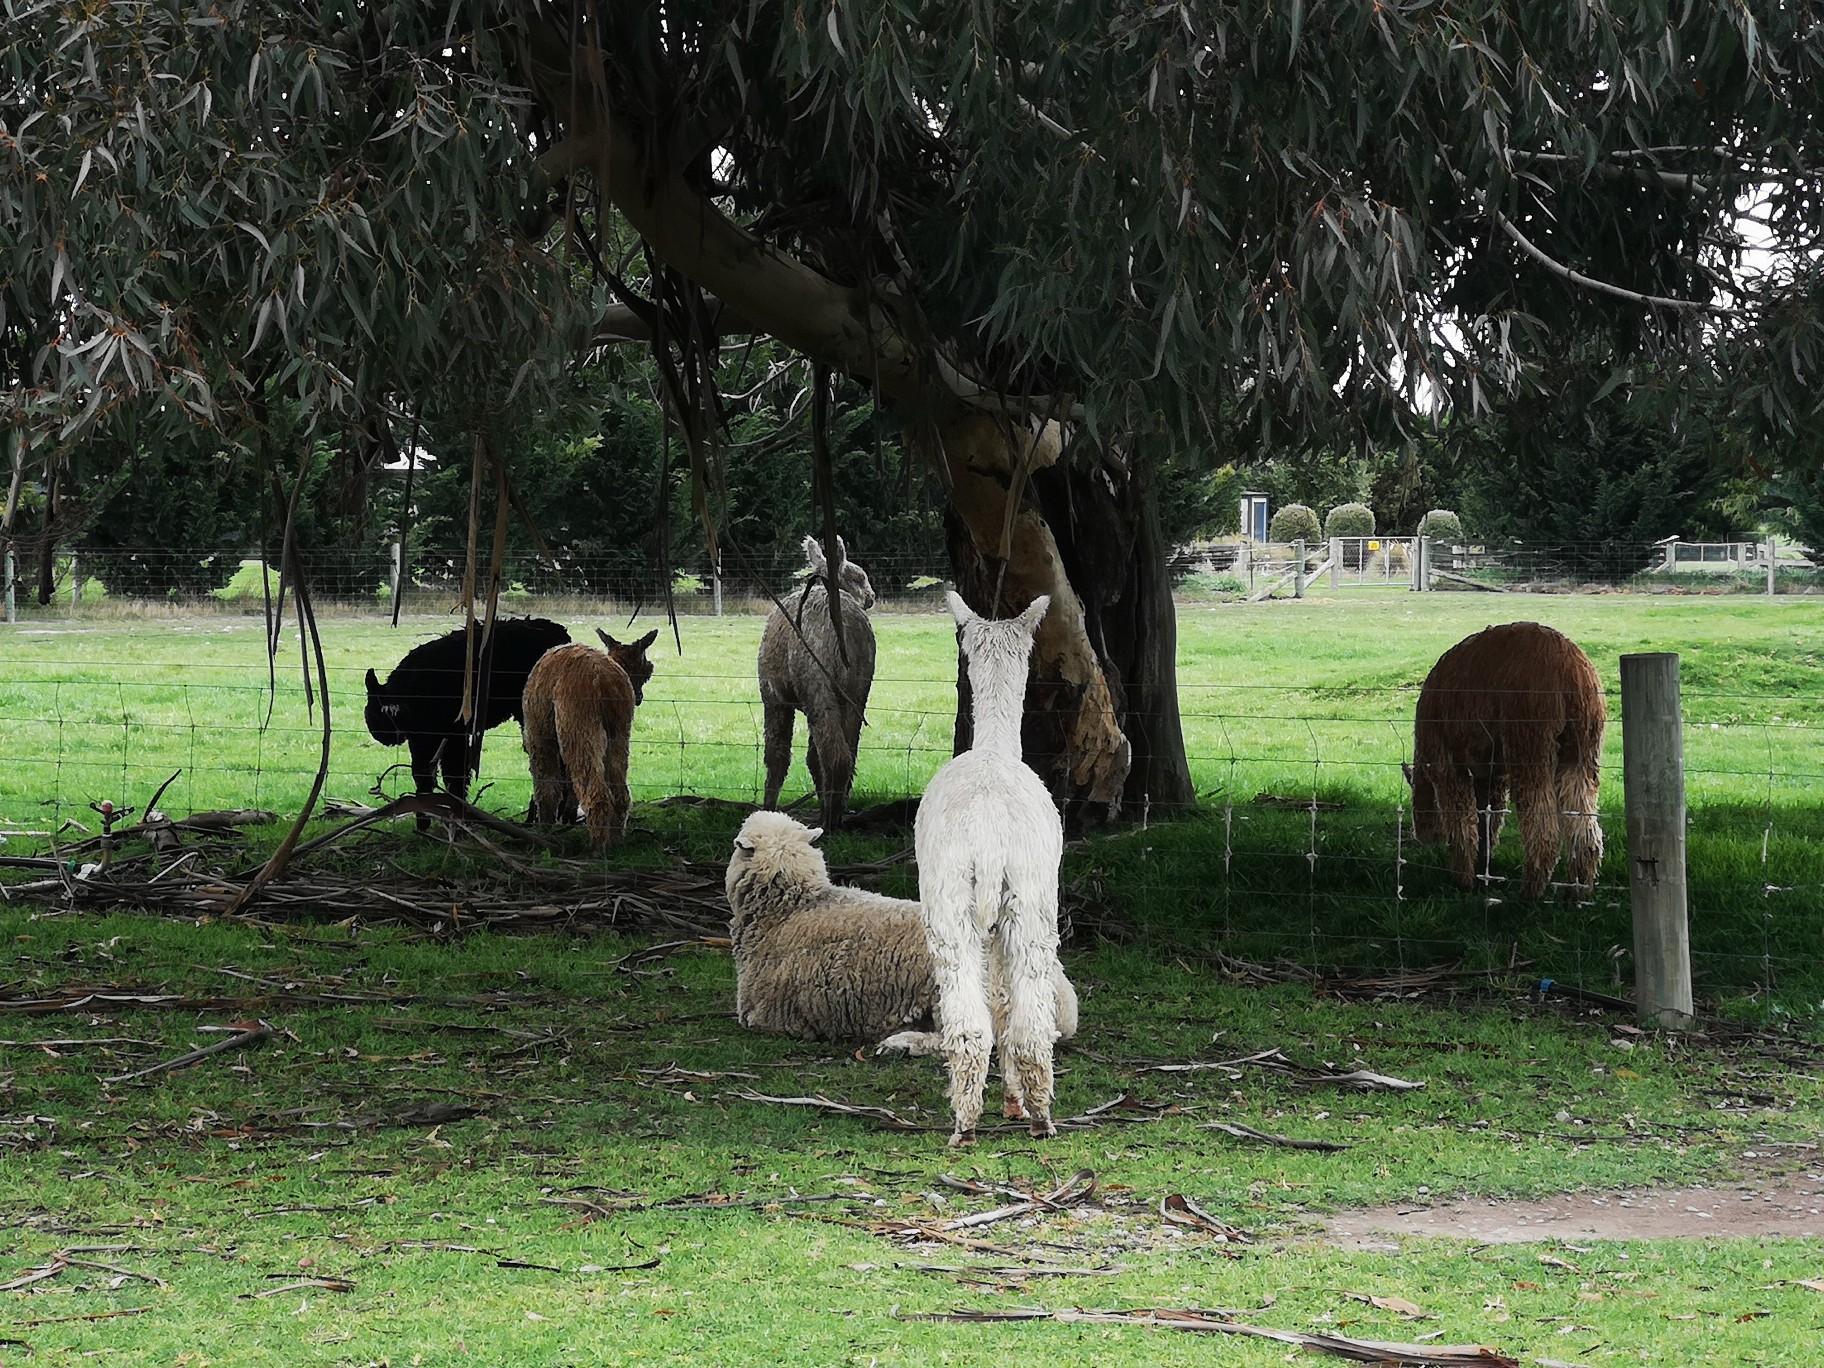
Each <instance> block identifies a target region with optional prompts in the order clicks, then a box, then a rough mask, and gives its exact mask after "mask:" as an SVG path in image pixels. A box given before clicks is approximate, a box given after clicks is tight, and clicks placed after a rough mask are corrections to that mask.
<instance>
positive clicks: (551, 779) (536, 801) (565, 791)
mask: <svg viewBox="0 0 1824 1368" xmlns="http://www.w3.org/2000/svg"><path fill="white" fill-rule="evenodd" d="M520 741H521V744H522V745H524V746H525V749H526V761H527V764H528V766H529V767H530V768H531V771H532V820H533V821H534V822H538V823H543V824H546V825H550V826H564V825H567V824H568V823H569V822H570V821H571V819H572V818H574V817H575V816H576V795H575V794H574V793H572V792H571V790H570V780H569V777H568V776H567V775H566V774H565V773H564V761H563V757H562V755H561V754H559V752H558V747H557V718H556V710H555V707H554V706H553V704H552V701H551V700H550V699H549V698H533V699H529V700H528V701H527V703H526V716H525V720H524V721H523V722H522V723H521V724H520Z"/></svg>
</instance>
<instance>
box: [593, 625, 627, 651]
mask: <svg viewBox="0 0 1824 1368" xmlns="http://www.w3.org/2000/svg"><path fill="white" fill-rule="evenodd" d="M595 634H596V635H597V636H598V637H600V638H601V639H602V648H603V649H604V650H608V651H612V650H613V649H614V648H615V647H616V646H619V645H620V644H621V643H620V642H618V641H616V640H615V639H614V638H613V637H611V636H609V635H608V633H606V632H604V631H603V630H602V629H601V628H600V627H597V628H596V629H595Z"/></svg>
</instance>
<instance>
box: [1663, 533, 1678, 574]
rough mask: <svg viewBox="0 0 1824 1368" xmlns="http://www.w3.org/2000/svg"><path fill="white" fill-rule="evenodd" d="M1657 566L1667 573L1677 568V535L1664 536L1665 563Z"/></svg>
mask: <svg viewBox="0 0 1824 1368" xmlns="http://www.w3.org/2000/svg"><path fill="white" fill-rule="evenodd" d="M1659 568H1660V569H1661V570H1664V571H1665V572H1666V573H1667V574H1668V575H1669V574H1671V573H1672V572H1673V571H1674V570H1676V569H1678V538H1677V537H1667V538H1666V560H1665V564H1663V565H1661V566H1660V567H1659Z"/></svg>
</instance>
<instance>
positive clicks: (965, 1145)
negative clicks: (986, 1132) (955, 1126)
mask: <svg viewBox="0 0 1824 1368" xmlns="http://www.w3.org/2000/svg"><path fill="white" fill-rule="evenodd" d="M974 1144H975V1131H974V1130H973V1129H970V1130H959V1131H957V1132H956V1133H955V1134H953V1135H952V1136H951V1137H950V1148H951V1149H969V1148H971V1147H972V1146H973V1145H974Z"/></svg>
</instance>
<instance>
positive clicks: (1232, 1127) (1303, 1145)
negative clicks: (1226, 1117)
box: [1197, 1121, 1349, 1154]
mask: <svg viewBox="0 0 1824 1368" xmlns="http://www.w3.org/2000/svg"><path fill="white" fill-rule="evenodd" d="M1197 1129H1198V1130H1213V1131H1221V1132H1222V1133H1223V1134H1225V1135H1232V1136H1234V1137H1235V1138H1236V1139H1237V1140H1255V1141H1258V1142H1259V1143H1261V1144H1263V1145H1283V1146H1284V1147H1285V1148H1287V1149H1301V1150H1317V1151H1318V1152H1320V1153H1323V1154H1334V1153H1335V1152H1336V1151H1338V1150H1346V1149H1348V1148H1349V1146H1347V1145H1344V1144H1339V1143H1338V1142H1337V1141H1335V1140H1294V1139H1293V1138H1292V1137H1291V1136H1289V1135H1273V1134H1270V1133H1269V1132H1267V1131H1258V1130H1255V1129H1254V1127H1252V1126H1244V1125H1242V1124H1241V1123H1240V1122H1239V1121H1212V1122H1210V1123H1209V1124H1208V1125H1203V1126H1199V1127H1197Z"/></svg>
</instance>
